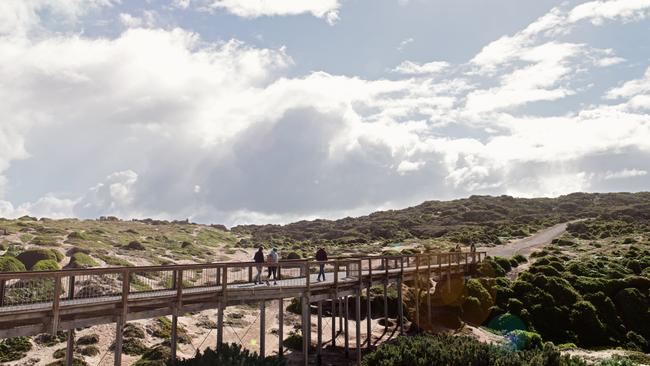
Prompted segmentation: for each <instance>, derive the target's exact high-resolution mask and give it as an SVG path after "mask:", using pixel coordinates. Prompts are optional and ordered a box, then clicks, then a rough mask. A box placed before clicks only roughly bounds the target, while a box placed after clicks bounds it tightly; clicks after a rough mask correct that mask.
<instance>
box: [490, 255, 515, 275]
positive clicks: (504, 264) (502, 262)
mask: <svg viewBox="0 0 650 366" xmlns="http://www.w3.org/2000/svg"><path fill="white" fill-rule="evenodd" d="M494 261H495V262H496V263H497V264H498V265H499V266H501V268H503V270H504V271H506V272H510V270H511V269H512V264H511V263H510V260H509V259H508V258H503V257H494Z"/></svg>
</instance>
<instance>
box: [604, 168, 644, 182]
mask: <svg viewBox="0 0 650 366" xmlns="http://www.w3.org/2000/svg"><path fill="white" fill-rule="evenodd" d="M646 175H648V172H647V171H646V170H640V169H623V170H619V171H615V172H613V171H607V172H606V173H605V176H604V177H603V179H605V180H608V179H624V178H633V177H643V176H646Z"/></svg>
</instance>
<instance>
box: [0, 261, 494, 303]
mask: <svg viewBox="0 0 650 366" xmlns="http://www.w3.org/2000/svg"><path fill="white" fill-rule="evenodd" d="M485 256H486V253H484V252H475V253H467V252H460V253H459V252H449V253H432V254H418V255H400V256H366V257H341V258H334V259H331V260H328V261H326V262H324V264H325V273H326V277H327V278H329V279H330V280H328V281H326V282H324V284H328V285H332V284H333V285H334V286H336V283H337V282H338V281H354V280H356V279H358V278H359V277H361V276H364V275H365V276H381V275H382V274H383V272H385V271H395V270H402V269H406V270H413V269H415V268H416V267H423V268H424V267H426V268H429V267H432V268H433V271H436V272H439V271H440V270H441V269H442V268H443V267H444V268H445V270H448V271H451V272H452V273H464V272H469V271H470V266H471V264H472V263H478V262H480V261H481V260H482V259H484V258H485ZM320 264H321V263H320V262H316V261H314V260H286V261H284V260H283V261H281V262H280V263H278V264H277V270H276V271H277V274H278V278H279V281H278V284H277V285H276V286H279V287H281V288H283V287H301V288H307V287H308V283H307V282H309V281H307V280H308V279H310V278H308V277H307V276H306V274H307V273H309V274H311V275H315V274H316V273H318V270H319V265H320ZM258 267H260V269H261V271H262V275H261V279H262V280H265V279H266V278H267V271H268V267H269V264H268V263H264V264H263V265H261V266H260V265H259V264H257V263H254V262H222V263H208V264H183V265H166V266H146V267H109V268H89V269H73V270H58V271H40V272H7V273H0V313H2V312H5V311H11V312H15V311H20V310H21V309H36V308H40V307H46V306H51V307H52V308H53V311H54V310H56V306H60V305H61V303H62V302H66V303H74V302H81V301H86V302H92V303H97V302H101V301H103V300H105V301H114V300H115V298H120V299H121V298H122V297H123V295H124V294H125V293H126V294H128V297H131V296H133V297H144V296H157V295H165V294H171V293H172V292H174V291H176V290H178V289H182V290H183V292H185V291H186V290H187V291H200V290H201V289H205V290H212V291H221V290H223V288H229V291H236V290H238V289H246V288H248V286H245V285H251V284H252V283H253V281H254V280H255V277H256V275H257V271H258ZM436 268H438V269H439V270H436ZM310 277H313V276H310ZM126 279H128V280H126ZM314 280H315V279H313V280H312V281H311V282H313V281H314ZM316 284H318V283H316ZM309 285H314V284H313V283H311V284H309ZM55 294H58V296H56V295H55Z"/></svg>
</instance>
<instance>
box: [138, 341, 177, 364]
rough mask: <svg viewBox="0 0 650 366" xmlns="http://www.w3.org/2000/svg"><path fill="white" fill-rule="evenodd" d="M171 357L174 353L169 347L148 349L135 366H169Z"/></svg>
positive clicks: (161, 346)
mask: <svg viewBox="0 0 650 366" xmlns="http://www.w3.org/2000/svg"><path fill="white" fill-rule="evenodd" d="M171 355H172V353H171V350H170V348H169V347H167V346H163V345H157V346H155V347H153V348H149V349H147V350H146V351H145V352H144V354H143V355H142V357H141V358H140V359H139V360H138V361H136V363H135V364H133V366H168V365H169V364H170V362H169V360H170V359H171Z"/></svg>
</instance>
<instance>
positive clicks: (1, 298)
mask: <svg viewBox="0 0 650 366" xmlns="http://www.w3.org/2000/svg"><path fill="white" fill-rule="evenodd" d="M6 285H7V281H6V280H0V307H2V306H4V305H5V289H6Z"/></svg>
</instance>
